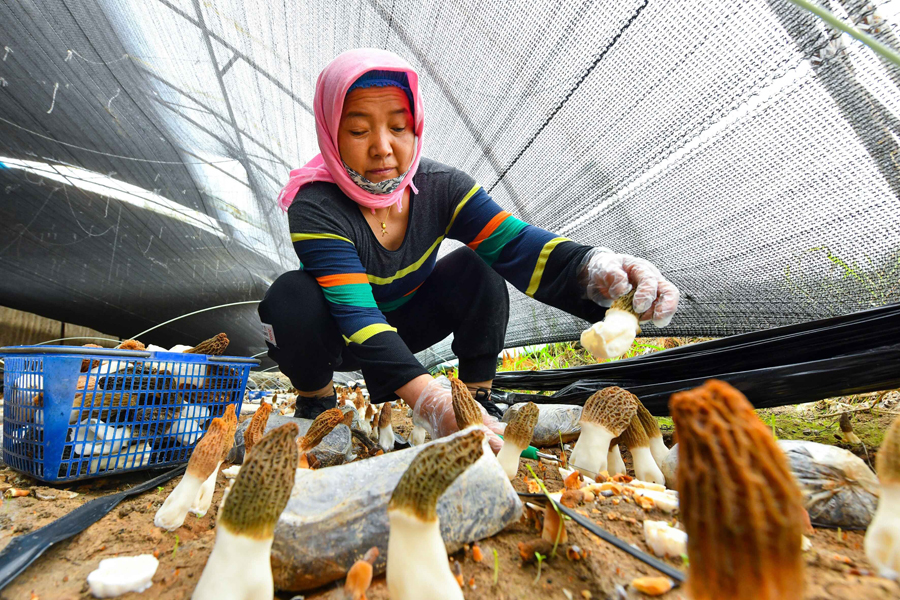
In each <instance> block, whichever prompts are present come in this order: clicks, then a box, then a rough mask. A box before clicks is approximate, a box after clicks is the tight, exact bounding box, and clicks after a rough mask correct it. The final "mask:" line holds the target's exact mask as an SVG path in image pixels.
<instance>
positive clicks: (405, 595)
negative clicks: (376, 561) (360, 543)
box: [387, 509, 463, 600]
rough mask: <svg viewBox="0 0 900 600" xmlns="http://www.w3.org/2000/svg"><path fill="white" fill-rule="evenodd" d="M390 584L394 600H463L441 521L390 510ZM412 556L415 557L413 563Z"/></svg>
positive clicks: (388, 562) (388, 557) (388, 573)
mask: <svg viewBox="0 0 900 600" xmlns="http://www.w3.org/2000/svg"><path fill="white" fill-rule="evenodd" d="M388 520H389V521H390V527H391V535H390V538H389V539H388V554H387V584H388V590H389V593H390V596H391V600H421V599H422V598H428V599H429V600H463V594H462V590H461V589H460V587H459V584H458V583H457V582H456V578H455V577H453V573H452V572H451V571H450V563H449V562H447V549H446V548H445V547H444V540H443V539H441V527H440V521H438V520H437V519H435V520H434V521H423V520H421V519H419V518H418V517H416V516H414V515H411V514H409V513H407V512H406V511H404V510H402V509H398V510H388ZM409 557H415V562H414V563H411V562H410V560H409Z"/></svg>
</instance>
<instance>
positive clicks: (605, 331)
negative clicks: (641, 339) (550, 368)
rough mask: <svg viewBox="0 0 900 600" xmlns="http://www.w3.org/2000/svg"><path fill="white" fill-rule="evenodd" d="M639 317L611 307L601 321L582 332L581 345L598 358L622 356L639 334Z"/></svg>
mask: <svg viewBox="0 0 900 600" xmlns="http://www.w3.org/2000/svg"><path fill="white" fill-rule="evenodd" d="M638 331H640V328H639V326H638V319H637V317H636V316H634V315H633V314H631V313H630V312H627V311H624V310H620V309H617V308H610V309H608V310H607V311H606V316H605V317H604V318H603V320H602V321H600V322H599V323H594V324H593V325H591V327H589V328H588V329H585V330H584V331H583V332H581V345H582V346H584V347H585V349H586V350H588V351H589V352H590V353H591V354H592V355H593V356H594V358H596V359H598V360H599V359H604V358H617V357H619V356H622V355H623V354H625V353H626V352H628V349H629V348H631V344H633V343H634V338H635V337H636V336H637V334H638Z"/></svg>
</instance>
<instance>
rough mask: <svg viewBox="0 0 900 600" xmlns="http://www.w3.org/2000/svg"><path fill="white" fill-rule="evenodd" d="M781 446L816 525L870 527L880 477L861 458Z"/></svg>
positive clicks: (666, 466) (668, 462)
mask: <svg viewBox="0 0 900 600" xmlns="http://www.w3.org/2000/svg"><path fill="white" fill-rule="evenodd" d="M778 445H779V446H780V447H781V449H782V451H784V454H785V456H786V457H787V459H788V466H789V467H790V469H791V471H792V472H793V474H794V477H795V478H796V479H797V483H798V484H799V486H800V490H801V491H802V492H803V496H804V506H805V507H806V511H807V512H808V513H809V518H810V521H811V522H812V524H813V525H815V526H816V527H840V528H841V529H845V530H846V529H865V528H866V527H868V526H869V523H870V522H871V521H872V517H873V516H874V515H875V509H876V508H877V506H878V489H879V488H878V477H876V476H875V473H873V472H872V470H871V469H870V468H869V466H868V465H867V464H866V463H865V462H864V461H863V460H862V459H861V458H859V457H858V456H856V455H855V454H853V453H852V452H849V451H847V450H844V449H843V448H838V447H836V446H828V445H826V444H818V443H816V442H807V441H800V440H779V442H778ZM677 448H678V444H675V445H674V446H673V447H672V449H671V450H670V451H669V454H668V455H667V456H666V458H665V460H663V464H662V472H663V475H665V476H666V481H673V482H674V481H676V479H675V472H676V471H677V468H678V450H677ZM670 477H671V478H672V479H669V478H670Z"/></svg>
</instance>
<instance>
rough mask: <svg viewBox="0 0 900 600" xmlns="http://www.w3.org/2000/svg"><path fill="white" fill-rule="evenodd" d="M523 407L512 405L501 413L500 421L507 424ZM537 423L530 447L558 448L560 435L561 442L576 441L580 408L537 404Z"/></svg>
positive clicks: (521, 404)
mask: <svg viewBox="0 0 900 600" xmlns="http://www.w3.org/2000/svg"><path fill="white" fill-rule="evenodd" d="M522 406H525V405H524V404H523V403H519V404H513V405H512V406H510V407H509V409H508V410H507V411H506V412H505V413H503V419H502V421H503V422H504V423H509V421H510V420H511V419H512V417H513V415H515V414H516V413H517V412H518V411H519V409H520V408H521V407H522ZM538 409H539V414H538V422H537V425H536V426H535V428H534V437H533V438H532V439H531V445H532V446H536V447H538V448H547V447H552V446H559V438H560V434H562V441H563V442H571V441H574V440H577V439H578V435H579V434H580V433H581V424H580V423H579V422H578V421H579V420H580V419H581V407H580V406H573V405H571V404H539V405H538Z"/></svg>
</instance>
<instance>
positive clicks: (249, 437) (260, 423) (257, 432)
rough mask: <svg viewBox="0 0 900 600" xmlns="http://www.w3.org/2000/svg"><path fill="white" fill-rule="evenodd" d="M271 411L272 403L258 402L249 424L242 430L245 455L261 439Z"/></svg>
mask: <svg viewBox="0 0 900 600" xmlns="http://www.w3.org/2000/svg"><path fill="white" fill-rule="evenodd" d="M271 412H272V405H271V404H269V403H268V402H266V401H265V400H263V401H262V402H260V403H259V408H257V409H256V412H255V413H253V418H252V419H250V424H249V425H247V429H245V430H244V454H245V455H246V454H247V453H248V452H250V450H252V449H253V446H255V445H256V444H257V443H258V442H259V440H261V439H262V436H263V433H264V432H265V431H266V423H268V422H269V414H270V413H271Z"/></svg>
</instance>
